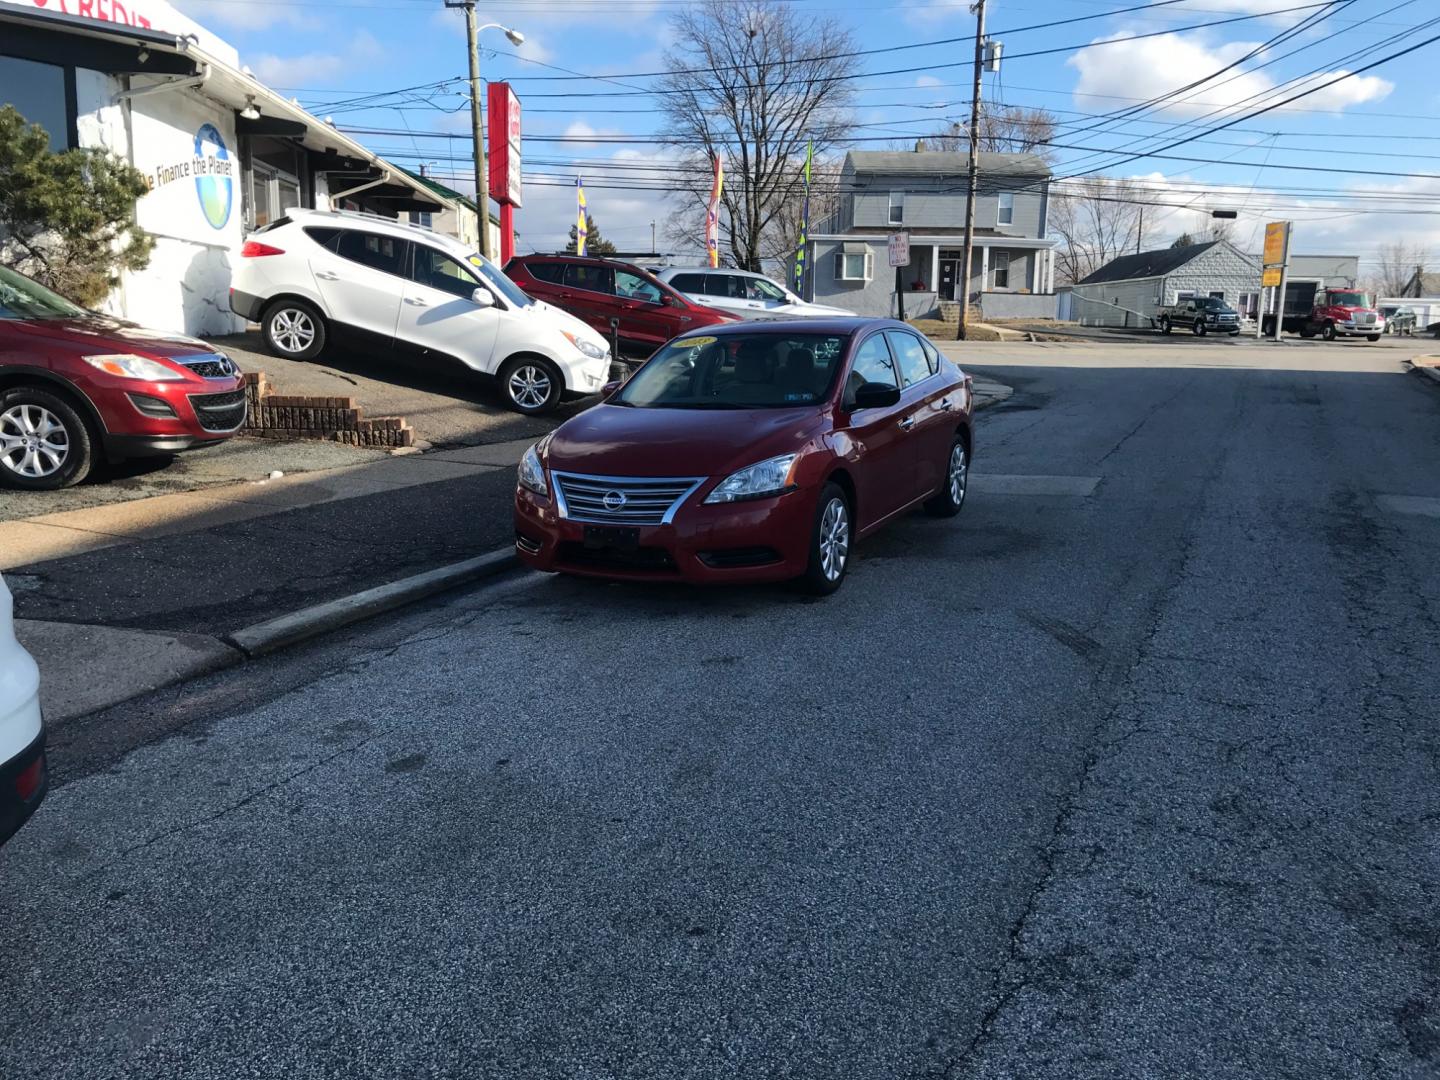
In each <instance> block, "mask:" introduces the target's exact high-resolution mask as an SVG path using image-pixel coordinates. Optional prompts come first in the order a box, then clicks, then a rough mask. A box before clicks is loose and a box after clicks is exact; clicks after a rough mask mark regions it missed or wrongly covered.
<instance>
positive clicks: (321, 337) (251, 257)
mask: <svg viewBox="0 0 1440 1080" xmlns="http://www.w3.org/2000/svg"><path fill="white" fill-rule="evenodd" d="M231 284H232V287H231V289H230V307H231V309H232V310H233V311H235V313H236V314H238V315H241V316H243V317H244V318H246V319H248V320H250V321H251V322H258V323H259V324H260V327H261V330H262V332H263V334H264V337H265V343H266V346H267V347H268V348H269V349H270V350H271V351H272V352H274V353H275V355H277V356H281V357H285V358H286V359H291V360H309V359H312V358H313V357H316V356H319V355H320V352H321V351H322V350H323V349H324V348H325V344H326V342H327V341H328V340H329V339H330V338H331V337H334V336H339V335H341V334H350V335H352V336H358V337H361V338H364V339H365V340H366V341H368V342H369V343H371V344H372V345H374V346H378V347H379V348H381V349H394V350H396V351H401V352H403V351H412V352H419V353H422V354H427V355H436V356H448V357H451V358H453V359H455V360H458V361H459V362H460V363H462V364H464V365H466V366H467V367H470V368H472V369H474V370H475V371H479V372H482V373H483V374H486V375H493V376H495V377H496V378H497V379H498V380H499V383H500V389H501V393H502V394H504V396H505V400H506V403H507V404H508V405H509V406H510V407H511V408H513V409H515V410H516V411H517V412H522V413H527V414H534V413H542V412H548V411H549V410H551V409H553V408H555V407H556V406H557V405H559V404H560V401H561V399H562V398H564V397H567V396H568V397H575V396H583V395H586V394H593V393H596V392H597V391H598V390H599V389H600V388H601V387H602V386H603V385H605V383H606V382H608V381H609V378H610V347H609V345H607V344H606V342H605V339H604V338H602V337H601V336H600V335H599V334H597V333H596V332H595V331H594V330H592V329H591V328H590V327H588V326H586V325H585V324H584V323H583V322H581V321H580V320H579V319H577V318H575V317H574V316H573V315H570V314H567V313H566V312H563V311H561V310H559V309H558V308H554V307H551V306H550V305H549V304H546V303H543V302H541V301H538V300H535V299H532V298H531V297H529V296H527V295H526V294H525V293H524V292H523V291H522V290H521V289H520V288H519V286H517V285H516V284H515V283H514V282H513V281H511V280H510V279H509V278H507V277H506V276H505V275H504V274H503V273H502V272H501V271H500V270H499V268H497V267H496V266H495V265H494V264H493V263H491V262H490V261H489V260H487V259H485V258H483V257H481V256H480V255H477V254H476V253H474V252H473V251H470V250H469V249H468V248H466V246H465V245H464V244H462V243H460V242H459V241H458V240H453V239H451V238H450V237H448V236H442V235H440V234H439V233H436V232H432V231H431V230H430V229H426V228H423V227H422V226H419V225H410V224H407V223H404V222H398V221H392V220H391V219H389V218H384V217H379V216H378V215H374V214H358V213H351V212H348V211H331V210H301V209H290V210H287V211H286V212H285V216H284V217H282V218H280V219H278V220H277V221H275V222H273V223H272V224H270V225H267V226H265V227H264V228H263V229H259V230H257V231H256V232H254V233H252V234H251V236H250V238H249V239H248V240H247V241H246V242H245V245H244V247H242V248H241V249H240V259H239V262H238V265H237V267H236V270H235V275H234V278H233V279H232V283H231Z"/></svg>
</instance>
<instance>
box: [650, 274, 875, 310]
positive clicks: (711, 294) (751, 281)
mask: <svg viewBox="0 0 1440 1080" xmlns="http://www.w3.org/2000/svg"><path fill="white" fill-rule="evenodd" d="M655 276H656V277H658V278H659V279H660V280H661V281H664V282H666V283H667V284H669V286H670V287H671V288H672V289H674V290H675V291H677V292H682V293H684V294H685V295H686V296H688V297H690V298H691V299H692V300H696V301H698V302H699V303H702V304H704V305H706V306H707V307H713V308H719V309H720V310H721V311H728V312H729V313H730V314H732V315H739V316H740V317H741V318H742V319H752V320H753V319H840V318H845V317H847V316H848V317H850V318H852V319H856V318H859V316H858V315H856V314H855V312H853V311H846V310H845V309H844V308H838V307H826V306H825V305H824V304H812V303H809V302H808V301H805V300H802V299H800V297H798V296H796V295H795V294H794V293H793V292H791V291H790V290H789V289H787V288H785V286H783V285H779V284H777V283H775V282H773V281H771V280H770V279H769V278H767V277H766V276H765V275H764V274H755V273H751V272H750V271H749V270H712V269H710V268H709V267H699V268H695V269H686V268H684V267H678V266H672V267H670V268H669V269H666V270H661V271H660V272H659V273H658V274H656V275H655Z"/></svg>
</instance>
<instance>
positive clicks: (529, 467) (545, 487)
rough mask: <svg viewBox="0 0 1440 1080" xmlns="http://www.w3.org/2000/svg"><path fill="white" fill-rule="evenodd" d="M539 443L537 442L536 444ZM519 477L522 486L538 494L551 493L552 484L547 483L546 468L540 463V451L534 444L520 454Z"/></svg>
mask: <svg viewBox="0 0 1440 1080" xmlns="http://www.w3.org/2000/svg"><path fill="white" fill-rule="evenodd" d="M538 445H539V444H538V443H537V444H536V446H538ZM517 479H518V480H519V483H520V486H521V487H522V488H526V489H527V490H529V491H533V492H534V493H535V494H536V495H549V494H550V485H549V484H547V483H545V469H544V468H543V467H542V466H541V464H540V452H539V451H538V450H536V449H535V447H534V446H532V447H530V449H529V450H526V451H525V453H524V454H522V455H521V456H520V469H519V475H518V477H517Z"/></svg>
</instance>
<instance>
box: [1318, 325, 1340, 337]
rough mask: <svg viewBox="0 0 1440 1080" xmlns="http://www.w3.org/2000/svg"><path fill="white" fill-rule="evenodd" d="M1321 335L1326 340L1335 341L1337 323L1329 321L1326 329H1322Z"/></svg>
mask: <svg viewBox="0 0 1440 1080" xmlns="http://www.w3.org/2000/svg"><path fill="white" fill-rule="evenodd" d="M1320 336H1321V337H1323V338H1324V339H1325V340H1326V341H1334V340H1335V338H1336V336H1337V335H1336V333H1335V324H1334V323H1333V322H1327V323H1326V324H1325V329H1324V330H1322V331H1320Z"/></svg>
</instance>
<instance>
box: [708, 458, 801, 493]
mask: <svg viewBox="0 0 1440 1080" xmlns="http://www.w3.org/2000/svg"><path fill="white" fill-rule="evenodd" d="M799 456H800V455H799V454H781V455H780V456H778V457H772V458H766V459H765V460H764V461H759V462H756V463H755V464H754V465H750V466H747V467H746V468H744V469H741V470H740V471H739V472H733V473H731V474H730V475H729V476H727V477H726V478H725V479H724V480H722V481H720V484H719V485H718V486H717V487H716V488H715V490H714V491H712V492H711V493H710V494H709V495H707V496H705V501H706V502H707V503H730V502H740V501H742V500H744V499H760V498H764V497H765V496H766V495H778V494H780V493H781V492H782V491H788V490H789V489H790V488H791V487H792V486H793V485H792V484H791V483H790V471H791V469H792V468H794V465H795V460H796V459H797V458H798V457H799Z"/></svg>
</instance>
